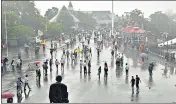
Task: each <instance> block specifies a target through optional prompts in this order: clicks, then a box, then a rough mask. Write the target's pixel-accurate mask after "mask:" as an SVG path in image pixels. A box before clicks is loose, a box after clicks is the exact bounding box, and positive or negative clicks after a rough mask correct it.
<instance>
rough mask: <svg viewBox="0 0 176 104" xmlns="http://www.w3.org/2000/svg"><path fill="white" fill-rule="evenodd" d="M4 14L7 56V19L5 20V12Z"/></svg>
mask: <svg viewBox="0 0 176 104" xmlns="http://www.w3.org/2000/svg"><path fill="white" fill-rule="evenodd" d="M6 6H7V5H6ZM4 14H5V34H6V49H7V53H6V54H7V57H8V42H7V20H6V12H4Z"/></svg>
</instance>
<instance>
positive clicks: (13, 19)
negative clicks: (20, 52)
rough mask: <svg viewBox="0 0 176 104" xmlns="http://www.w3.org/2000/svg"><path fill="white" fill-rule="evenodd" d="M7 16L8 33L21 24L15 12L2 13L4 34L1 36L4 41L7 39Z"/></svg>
mask: <svg viewBox="0 0 176 104" xmlns="http://www.w3.org/2000/svg"><path fill="white" fill-rule="evenodd" d="M5 14H6V26H7V31H9V30H10V28H11V27H13V26H16V25H19V24H20V18H19V17H18V15H17V14H16V13H15V12H6V11H5V12H4V11H3V12H2V23H1V24H2V28H1V29H2V30H1V31H2V32H1V34H2V35H1V36H2V39H5V31H6V30H5Z"/></svg>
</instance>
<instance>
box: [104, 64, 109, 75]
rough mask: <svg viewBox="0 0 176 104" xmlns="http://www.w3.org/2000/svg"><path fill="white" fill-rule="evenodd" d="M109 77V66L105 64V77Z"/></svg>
mask: <svg viewBox="0 0 176 104" xmlns="http://www.w3.org/2000/svg"><path fill="white" fill-rule="evenodd" d="M107 76H108V64H107V63H106V62H105V64H104V77H107Z"/></svg>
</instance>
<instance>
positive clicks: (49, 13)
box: [44, 7, 58, 20]
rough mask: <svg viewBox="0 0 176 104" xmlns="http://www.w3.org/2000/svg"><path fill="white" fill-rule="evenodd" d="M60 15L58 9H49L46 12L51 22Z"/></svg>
mask: <svg viewBox="0 0 176 104" xmlns="http://www.w3.org/2000/svg"><path fill="white" fill-rule="evenodd" d="M57 13H58V8H56V7H52V9H48V10H47V11H46V12H45V15H44V16H45V17H46V18H47V19H48V20H50V19H52V18H53V17H54V16H55V15H56V14H57Z"/></svg>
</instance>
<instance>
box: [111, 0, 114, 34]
mask: <svg viewBox="0 0 176 104" xmlns="http://www.w3.org/2000/svg"><path fill="white" fill-rule="evenodd" d="M113 13H114V2H113V0H112V27H111V28H112V31H111V35H113V33H114V14H113Z"/></svg>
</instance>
